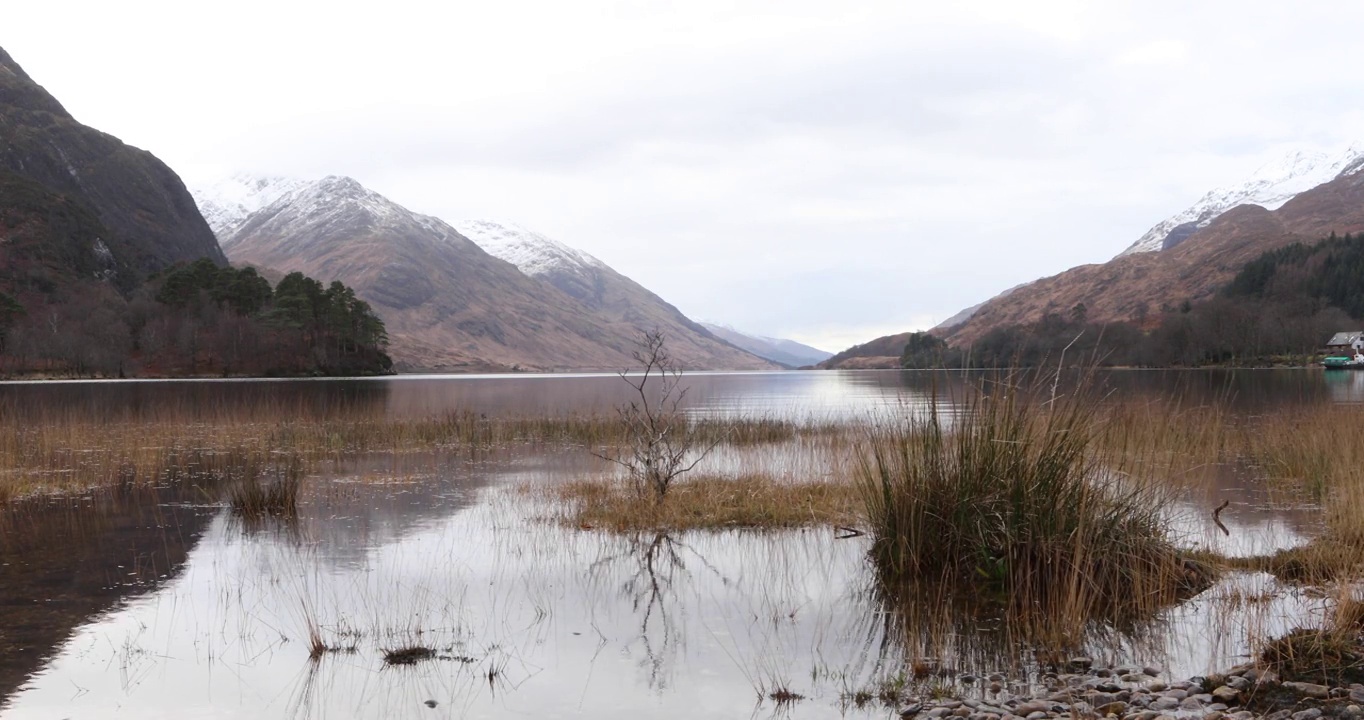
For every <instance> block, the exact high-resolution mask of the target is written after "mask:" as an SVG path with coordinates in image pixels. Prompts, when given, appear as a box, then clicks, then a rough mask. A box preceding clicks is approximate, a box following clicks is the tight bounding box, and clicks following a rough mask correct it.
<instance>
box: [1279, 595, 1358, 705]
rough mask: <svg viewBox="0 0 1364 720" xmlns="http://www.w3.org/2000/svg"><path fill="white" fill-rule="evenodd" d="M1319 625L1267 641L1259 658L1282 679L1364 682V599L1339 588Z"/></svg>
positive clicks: (1337, 684) (1340, 682) (1345, 683)
mask: <svg viewBox="0 0 1364 720" xmlns="http://www.w3.org/2000/svg"><path fill="white" fill-rule="evenodd" d="M1338 593H1339V594H1338V596H1337V598H1336V601H1335V604H1334V605H1333V607H1332V609H1331V613H1330V615H1329V616H1328V617H1327V618H1326V619H1325V621H1324V622H1323V623H1322V624H1321V626H1320V627H1317V628H1298V629H1296V630H1294V631H1292V632H1290V633H1288V634H1287V635H1284V636H1283V637H1280V638H1277V639H1275V640H1273V641H1271V642H1269V643H1267V644H1266V645H1265V646H1264V648H1263V649H1262V650H1261V651H1260V656H1259V661H1260V663H1261V664H1263V665H1264V667H1265V668H1266V669H1268V670H1270V671H1272V672H1274V673H1275V674H1277V675H1278V676H1279V678H1280V679H1281V680H1289V681H1298V682H1311V683H1323V684H1329V685H1334V686H1348V685H1349V684H1351V683H1358V682H1364V601H1360V600H1359V598H1357V597H1355V596H1354V595H1352V594H1350V591H1349V590H1348V589H1343V590H1340V591H1338Z"/></svg>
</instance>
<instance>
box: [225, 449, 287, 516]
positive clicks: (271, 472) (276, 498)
mask: <svg viewBox="0 0 1364 720" xmlns="http://www.w3.org/2000/svg"><path fill="white" fill-rule="evenodd" d="M235 470H236V472H234V473H231V474H232V475H235V476H236V477H234V478H233V479H232V480H229V481H228V482H227V484H228V505H229V506H230V507H231V508H232V512H233V513H234V514H236V515H239V516H242V517H247V518H251V517H261V516H275V517H297V516H298V497H299V492H300V490H301V488H302V487H303V477H304V470H303V465H302V463H301V462H300V461H299V460H298V458H296V457H288V458H282V459H281V461H280V462H278V463H265V462H262V460H261V458H258V457H252V458H250V459H248V460H247V461H246V462H243V463H242V465H241V467H240V468H236V469H235Z"/></svg>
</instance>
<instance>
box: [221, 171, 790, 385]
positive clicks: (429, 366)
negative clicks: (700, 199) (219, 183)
mask: <svg viewBox="0 0 1364 720" xmlns="http://www.w3.org/2000/svg"><path fill="white" fill-rule="evenodd" d="M201 197H207V195H206V194H205V195H201ZM499 227H502V228H503V229H502V231H500V232H503V233H504V234H507V233H512V232H513V231H512V230H511V229H510V228H507V227H505V226H499ZM484 232H485V234H487V233H491V232H492V230H491V229H485V231H484ZM523 232H524V231H520V230H519V229H517V231H516V233H517V234H519V233H523ZM222 243H223V246H224V247H225V248H226V249H227V251H228V255H229V257H230V258H231V259H232V261H233V262H234V263H240V264H250V265H259V266H264V267H269V268H274V269H276V270H279V271H283V272H290V271H295V270H297V271H302V272H304V273H306V274H308V275H310V276H313V277H317V278H319V279H321V280H323V281H324V282H326V281H330V280H341V281H343V282H345V283H346V284H348V285H350V286H352V287H353V288H355V291H356V293H357V295H358V296H359V297H360V298H362V299H364V300H366V301H368V302H369V303H370V304H371V305H372V306H373V307H374V310H375V312H377V313H378V315H379V316H380V317H381V318H383V320H384V322H385V324H386V325H387V327H388V333H389V337H390V353H391V354H392V356H393V358H394V360H395V362H396V363H397V364H398V367H399V368H401V369H405V370H416V369H425V370H441V371H451V370H484V369H498V368H503V369H505V368H508V367H523V368H533V369H559V370H568V369H574V370H586V369H610V370H618V369H622V368H626V367H630V366H632V365H633V364H634V360H633V358H632V357H631V352H632V351H633V350H634V349H635V345H634V341H635V339H636V338H637V337H638V335H639V331H640V330H641V329H652V328H654V327H659V328H660V329H663V330H664V332H665V335H666V336H667V338H668V348H669V350H670V352H671V353H672V354H673V356H674V358H676V359H677V360H678V361H679V362H680V363H681V364H682V365H683V366H684V367H688V368H705V369H764V368H770V367H772V366H771V365H770V364H768V363H767V362H766V361H764V360H762V359H760V358H758V357H755V356H753V355H750V354H748V353H746V352H743V351H741V350H739V349H737V348H734V347H732V346H729V345H727V344H725V343H723V342H721V341H719V340H717V339H715V338H714V337H713V336H710V335H709V333H707V332H705V331H704V330H702V331H701V332H694V331H692V332H689V331H688V330H689V328H688V326H687V325H686V323H688V322H690V321H687V320H686V319H685V318H684V317H682V316H681V314H680V313H677V312H676V310H675V309H673V308H672V307H671V306H669V305H667V304H666V303H663V302H662V301H661V300H658V299H657V297H656V296H653V295H652V294H651V293H647V291H644V290H643V288H639V287H638V286H637V285H634V284H633V283H630V281H629V280H628V279H626V278H624V277H623V276H620V275H618V274H616V273H614V271H611V270H610V268H607V267H605V266H604V265H600V264H599V263H598V264H597V265H600V266H599V267H598V266H597V265H592V263H591V262H589V260H588V259H584V258H588V256H586V255H583V254H581V253H576V251H569V254H570V255H572V257H573V259H574V261H575V262H576V263H578V264H579V265H581V267H577V269H576V271H575V272H576V273H577V274H573V273H567V266H565V273H563V274H561V275H562V277H561V282H564V283H565V285H566V286H567V287H569V288H570V289H571V291H565V290H561V289H560V288H559V287H557V286H556V285H555V284H554V282H553V281H552V279H551V277H550V276H548V275H547V276H546V277H545V278H544V279H542V278H541V277H539V276H534V277H533V276H530V275H527V274H526V273H524V272H522V271H521V270H519V269H518V268H517V267H516V266H515V265H513V264H511V263H508V262H506V261H503V260H500V259H498V258H496V257H493V256H492V255H490V254H489V253H488V252H486V251H485V250H484V249H483V248H481V247H479V245H477V244H475V243H474V242H472V241H471V240H469V239H468V238H466V237H465V236H464V235H462V234H460V233H459V232H458V231H457V230H456V229H455V228H454V227H452V226H450V225H448V224H447V223H445V222H444V221H442V220H440V219H437V218H434V217H430V216H426V215H420V214H418V213H415V212H412V211H410V210H408V209H407V208H404V207H402V206H401V205H398V204H397V203H395V202H393V201H391V200H389V199H388V198H385V197H384V196H382V195H379V194H378V193H375V192H373V191H371V190H369V189H367V188H365V187H364V186H362V185H360V183H358V182H356V181H355V180H352V179H350V178H344V177H327V178H324V179H322V180H319V181H316V182H312V183H305V184H303V185H301V186H300V187H297V188H296V189H294V190H292V191H289V192H287V193H285V194H283V195H281V196H280V197H278V198H277V199H275V201H274V202H272V203H270V204H268V205H265V206H264V207H262V208H261V209H259V210H257V211H256V212H254V213H252V214H250V215H249V216H247V217H246V218H245V219H244V220H242V221H241V222H240V223H238V224H237V225H236V226H235V227H231V228H228V229H227V230H226V234H225V236H224V237H223V238H222ZM507 244H509V245H513V244H515V243H512V242H511V241H508V243H507ZM543 245H544V247H546V248H549V247H551V245H549V244H543ZM553 245H557V244H553ZM561 249H562V246H560V247H559V248H556V252H558V251H559V250H561ZM589 265H591V267H588V266H589ZM528 267H529V265H528ZM551 275H552V274H551ZM570 275H572V277H573V278H576V279H575V280H573V281H572V282H568V280H569V279H571V278H570V277H569V276H570ZM626 283H629V285H630V286H632V287H629V286H626ZM632 288H634V289H632ZM636 289H637V290H636ZM640 292H643V293H646V294H647V297H643V296H641V295H639V293H640ZM580 296H581V297H580ZM669 312H671V313H675V314H676V316H675V317H672V316H670V315H669Z"/></svg>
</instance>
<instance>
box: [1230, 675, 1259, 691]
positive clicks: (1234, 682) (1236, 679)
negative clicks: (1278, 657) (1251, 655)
mask: <svg viewBox="0 0 1364 720" xmlns="http://www.w3.org/2000/svg"><path fill="white" fill-rule="evenodd" d="M1256 677H1259V676H1258V675H1257V676H1256ZM1253 682H1254V681H1253V680H1251V679H1250V678H1247V677H1246V676H1245V675H1232V676H1231V677H1228V678H1227V687H1229V688H1235V689H1237V690H1245V689H1246V688H1249V687H1250V686H1251V684H1252V683H1253Z"/></svg>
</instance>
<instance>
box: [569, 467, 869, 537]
mask: <svg viewBox="0 0 1364 720" xmlns="http://www.w3.org/2000/svg"><path fill="white" fill-rule="evenodd" d="M549 492H550V493H551V495H552V499H553V500H554V501H556V503H557V504H558V507H559V513H560V514H559V515H558V517H559V519H560V520H561V521H562V522H565V523H567V524H569V525H574V526H578V527H588V528H601V529H605V530H610V531H613V532H637V531H642V530H656V531H680V530H696V529H705V530H720V529H727V528H782V527H799V526H804V525H839V524H847V523H851V522H853V521H854V520H855V519H856V517H857V511H858V498H857V489H856V487H855V486H854V485H853V484H852V483H851V482H847V481H838V480H828V479H821V480H786V479H777V478H773V477H771V476H767V475H743V476H740V477H720V476H715V475H697V476H695V477H690V478H687V479H685V480H681V481H679V482H677V483H676V484H675V485H674V486H673V487H672V489H671V490H670V491H669V492H668V494H667V495H666V496H664V497H663V499H662V500H658V499H656V498H655V496H654V495H652V494H648V493H639V492H636V490H635V488H634V487H633V486H632V485H631V484H630V483H628V482H626V481H624V480H621V479H618V478H601V479H594V480H581V481H575V482H570V483H565V484H563V485H560V486H557V487H554V488H552V489H550V490H549Z"/></svg>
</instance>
